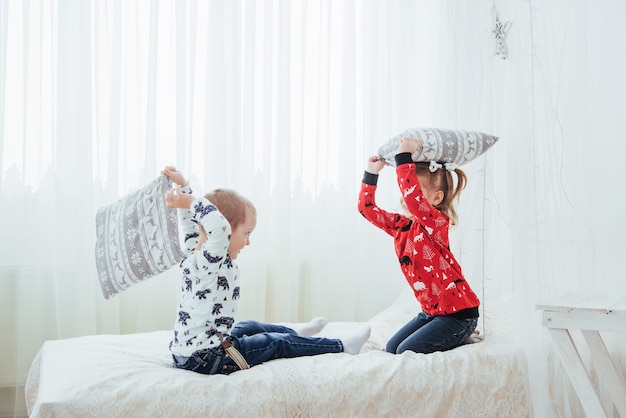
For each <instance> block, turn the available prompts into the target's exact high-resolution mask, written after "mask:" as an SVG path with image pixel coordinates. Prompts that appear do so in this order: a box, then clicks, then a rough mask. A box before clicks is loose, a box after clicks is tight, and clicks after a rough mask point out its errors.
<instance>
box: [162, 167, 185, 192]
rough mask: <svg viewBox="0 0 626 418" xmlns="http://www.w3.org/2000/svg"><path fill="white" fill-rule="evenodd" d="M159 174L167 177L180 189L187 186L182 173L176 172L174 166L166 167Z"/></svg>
mask: <svg viewBox="0 0 626 418" xmlns="http://www.w3.org/2000/svg"><path fill="white" fill-rule="evenodd" d="M161 174H165V175H166V176H168V177H169V178H170V179H172V182H174V184H178V185H179V186H180V187H183V186H185V185H186V184H187V180H185V176H183V173H182V172H181V171H178V170H177V169H176V167H174V166H171V165H168V166H167V167H165V168H164V169H163V171H161Z"/></svg>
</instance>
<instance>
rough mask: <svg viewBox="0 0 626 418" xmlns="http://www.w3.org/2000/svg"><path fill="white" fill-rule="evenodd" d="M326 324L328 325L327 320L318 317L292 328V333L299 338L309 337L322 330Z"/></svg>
mask: <svg viewBox="0 0 626 418" xmlns="http://www.w3.org/2000/svg"><path fill="white" fill-rule="evenodd" d="M326 324H328V320H327V319H326V318H322V317H321V316H318V317H317V318H313V319H311V321H309V322H308V323H306V324H304V325H301V326H300V327H296V328H294V331H296V333H297V334H298V335H299V336H301V337H310V336H312V335H315V334H317V333H318V332H320V331H321V330H323V329H324V327H325V326H326Z"/></svg>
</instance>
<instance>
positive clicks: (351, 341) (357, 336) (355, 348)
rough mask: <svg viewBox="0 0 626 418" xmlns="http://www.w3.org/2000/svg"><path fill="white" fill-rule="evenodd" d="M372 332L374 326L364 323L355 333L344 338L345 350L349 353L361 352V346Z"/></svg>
mask: <svg viewBox="0 0 626 418" xmlns="http://www.w3.org/2000/svg"><path fill="white" fill-rule="evenodd" d="M371 332H372V328H370V326H369V325H363V326H362V327H360V328H359V329H358V331H356V332H355V333H354V334H352V335H350V336H349V337H348V338H346V339H345V340H342V341H341V342H342V343H343V352H344V353H348V354H359V352H360V351H361V347H363V344H365V342H366V341H367V339H368V338H369V337H370V333H371Z"/></svg>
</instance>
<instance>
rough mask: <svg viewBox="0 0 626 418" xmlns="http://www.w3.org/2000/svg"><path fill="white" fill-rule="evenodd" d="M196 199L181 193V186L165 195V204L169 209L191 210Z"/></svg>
mask: <svg viewBox="0 0 626 418" xmlns="http://www.w3.org/2000/svg"><path fill="white" fill-rule="evenodd" d="M194 199H195V197H193V195H190V194H186V193H183V192H181V191H180V186H178V185H177V186H175V187H173V188H171V189H170V190H169V192H167V193H166V194H165V204H166V205H167V207H168V208H177V209H189V207H190V206H191V203H193V201H194Z"/></svg>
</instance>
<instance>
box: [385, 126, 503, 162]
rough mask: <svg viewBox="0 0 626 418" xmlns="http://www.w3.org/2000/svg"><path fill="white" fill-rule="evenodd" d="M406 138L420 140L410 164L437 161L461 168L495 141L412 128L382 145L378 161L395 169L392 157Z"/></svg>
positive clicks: (473, 133)
mask: <svg viewBox="0 0 626 418" xmlns="http://www.w3.org/2000/svg"><path fill="white" fill-rule="evenodd" d="M405 137H411V138H417V139H419V140H420V143H421V146H420V147H419V148H418V149H417V151H415V152H414V153H413V154H412V155H411V158H412V159H413V161H415V162H418V161H422V162H429V161H436V162H439V163H452V164H455V165H463V164H465V163H468V162H470V161H472V160H474V159H476V158H478V157H479V156H481V155H482V154H483V153H484V152H485V151H487V150H488V149H489V148H491V146H492V145H493V144H495V143H496V141H497V140H498V137H497V136H493V135H489V134H485V133H482V132H477V131H459V130H456V129H438V128H413V129H407V130H406V131H404V132H402V133H401V134H399V135H396V136H395V137H393V138H391V139H390V140H389V141H387V142H385V143H384V144H383V145H382V146H381V147H380V148H378V157H379V158H383V159H384V160H385V161H386V162H387V163H389V164H391V165H392V166H395V165H396V161H395V158H394V157H395V155H396V151H397V149H398V145H400V141H401V140H402V138H405Z"/></svg>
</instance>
